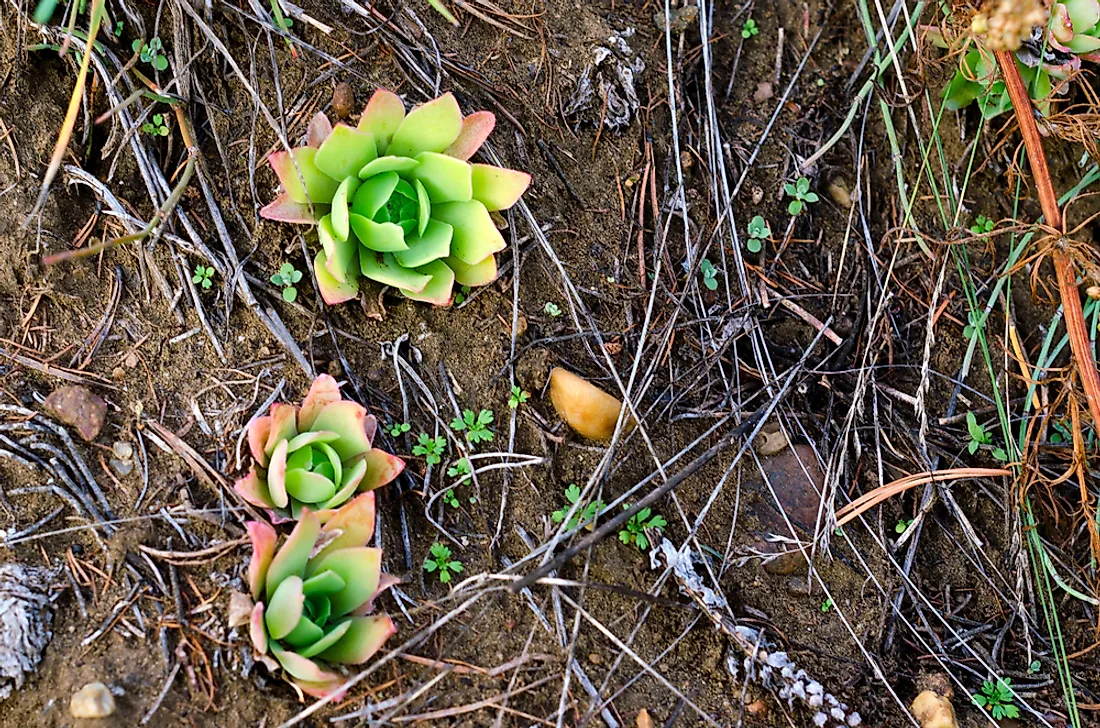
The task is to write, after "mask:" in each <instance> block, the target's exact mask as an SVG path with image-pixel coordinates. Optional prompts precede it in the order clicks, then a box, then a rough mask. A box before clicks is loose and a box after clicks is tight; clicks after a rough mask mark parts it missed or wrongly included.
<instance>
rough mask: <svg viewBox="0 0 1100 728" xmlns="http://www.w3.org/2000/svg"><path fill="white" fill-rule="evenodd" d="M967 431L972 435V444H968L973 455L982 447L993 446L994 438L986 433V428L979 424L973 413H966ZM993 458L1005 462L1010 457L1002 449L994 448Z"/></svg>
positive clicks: (968, 449) (967, 447) (968, 448)
mask: <svg viewBox="0 0 1100 728" xmlns="http://www.w3.org/2000/svg"><path fill="white" fill-rule="evenodd" d="M966 430H967V432H968V433H969V435H970V442H969V443H967V446H966V449H967V451H968V452H969V453H970V454H971V455H973V454H974V453H975V452H977V451H978V448H980V447H981V446H982V445H991V444H992V443H993V436H992V435H990V434H989V433H988V432H986V429H985V427H983V426H982V425H981V423H979V422H978V418H977V417H975V416H974V413H973V412H967V413H966ZM992 454H993V458H994V459H995V460H1000V461H1001V462H1005V461H1007V460H1008V455H1006V454H1005V451H1004V450H1003V449H1002V448H999V447H995V448H993V453H992Z"/></svg>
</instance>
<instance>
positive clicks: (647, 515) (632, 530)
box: [619, 503, 668, 551]
mask: <svg viewBox="0 0 1100 728" xmlns="http://www.w3.org/2000/svg"><path fill="white" fill-rule="evenodd" d="M623 510H624V511H626V510H630V506H628V505H627V504H626V503H624V504H623ZM667 525H668V522H667V521H666V520H665V519H664V518H662V517H661V516H659V515H656V514H654V513H653V511H652V509H650V508H643V509H642V510H640V511H638V512H637V513H635V514H634V516H633V517H632V518H631V519H630V520H629V521H627V522H626V527H625V528H624V529H623V530H621V531H619V540H620V541H622V542H623V543H625V544H627V545H629V544H634V545H635V546H637V547H638V550H639V551H645V550H646V549H647V548H649V539H648V538H646V535H645V530H646V529H647V528H650V529H653V530H656V531H660V530H662V529H663V528H664V527H665V526H667Z"/></svg>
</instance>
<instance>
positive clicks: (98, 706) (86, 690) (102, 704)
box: [69, 682, 115, 718]
mask: <svg viewBox="0 0 1100 728" xmlns="http://www.w3.org/2000/svg"><path fill="white" fill-rule="evenodd" d="M114 712H115V696H113V695H111V691H110V690H109V689H108V688H107V686H106V685H104V684H103V683H101V682H93V683H88V684H87V685H85V686H84V687H82V688H80V690H78V691H76V693H74V694H73V698H72V700H70V701H69V713H70V714H72V716H73V717H74V718H106V717H107V716H109V715H111V714H112V713H114Z"/></svg>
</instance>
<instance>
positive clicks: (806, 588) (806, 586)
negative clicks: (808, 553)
mask: <svg viewBox="0 0 1100 728" xmlns="http://www.w3.org/2000/svg"><path fill="white" fill-rule="evenodd" d="M787 591H788V592H789V593H790V594H792V595H794V596H796V597H808V596H809V595H810V580H809V579H807V578H806V577H804V576H792V577H791V578H790V579H788V580H787Z"/></svg>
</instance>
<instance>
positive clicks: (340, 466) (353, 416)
mask: <svg viewBox="0 0 1100 728" xmlns="http://www.w3.org/2000/svg"><path fill="white" fill-rule="evenodd" d="M368 417H369V415H368V414H367V410H366V408H365V407H363V406H362V405H360V404H358V403H356V402H351V401H349V400H345V399H342V398H341V396H340V387H339V385H338V384H337V383H336V380H335V379H333V378H332V377H330V376H329V375H328V374H322V375H321V376H319V377H317V379H316V380H314V382H313V385H312V386H311V387H310V389H309V393H308V394H307V395H306V397H305V399H304V400H303V401H302V405H301V407H298V406H295V405H292V404H283V403H276V404H274V405H272V408H271V414H269V415H265V416H264V417H257V418H256V419H254V420H252V421H251V422H249V424H248V428H247V432H248V447H249V450H250V451H251V453H252V461H253V463H252V468H251V470H250V471H249V473H248V475H247V476H245V477H243V478H241V479H240V480H238V481H237V483H236V485H234V490H236V491H237V493H238V494H240V496H241V497H242V498H244V499H245V500H246V501H248V502H249V503H251V504H253V505H255V506H258V507H260V508H265V509H269V510H272V511H275V512H276V513H278V514H279V515H281V516H284V517H291V518H297V517H298V516H300V515H301V514H302V512H303V511H304V510H305V509H307V508H308V509H309V510H311V511H315V512H317V511H328V510H331V509H333V508H338V507H340V506H341V505H343V504H344V503H345V502H347V501H348V500H350V499H351V498H352V496H354V495H355V494H356V493H358V492H366V491H369V490H374V489H375V488H378V487H379V486H382V485H385V484H386V483H389V482H390V481H391V480H393V479H394V478H396V477H397V476H398V474H399V473H401V471H402V470H404V469H405V462H404V461H403V460H402V459H401V458H398V457H395V456H394V455H390V454H389V453H386V452H383V451H382V450H379V449H377V448H375V447H372V444H371V440H372V438H371V436H370V434H369V433H371V432H372V431H373V428H371V427H364V423H365V422H367V421H368ZM371 507H372V508H373V505H372V506H371Z"/></svg>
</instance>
